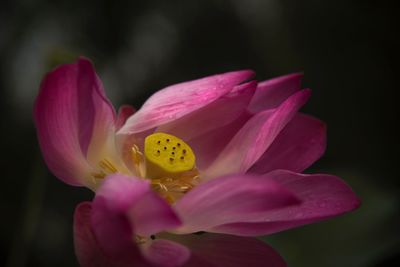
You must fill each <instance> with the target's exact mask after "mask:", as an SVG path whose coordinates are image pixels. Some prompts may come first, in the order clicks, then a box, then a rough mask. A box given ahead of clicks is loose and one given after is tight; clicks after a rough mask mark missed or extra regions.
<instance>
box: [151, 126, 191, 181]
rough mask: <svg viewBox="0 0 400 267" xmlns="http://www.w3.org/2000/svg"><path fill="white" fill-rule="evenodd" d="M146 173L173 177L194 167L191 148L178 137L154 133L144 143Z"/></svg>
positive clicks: (154, 175) (154, 176)
mask: <svg viewBox="0 0 400 267" xmlns="http://www.w3.org/2000/svg"><path fill="white" fill-rule="evenodd" d="M144 155H145V158H146V165H147V166H146V170H147V175H146V176H149V177H150V178H159V177H165V176H168V177H174V176H176V175H179V174H182V173H184V172H187V171H191V170H193V168H194V167H195V161H196V157H195V154H194V153H193V150H192V148H191V147H190V146H189V145H188V144H187V143H185V142H184V141H183V140H181V139H180V138H178V137H176V136H173V135H171V134H166V133H160V132H159V133H154V134H151V135H149V136H147V137H146V139H145V143H144Z"/></svg>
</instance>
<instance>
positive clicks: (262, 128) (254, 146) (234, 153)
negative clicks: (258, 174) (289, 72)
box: [205, 90, 310, 179]
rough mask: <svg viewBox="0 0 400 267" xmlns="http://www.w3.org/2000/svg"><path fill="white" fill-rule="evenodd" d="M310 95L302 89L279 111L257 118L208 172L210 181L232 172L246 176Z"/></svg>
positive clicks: (269, 112)
mask: <svg viewBox="0 0 400 267" xmlns="http://www.w3.org/2000/svg"><path fill="white" fill-rule="evenodd" d="M309 96H310V90H302V91H300V92H297V93H295V94H294V95H292V96H291V97H289V98H288V99H287V100H286V101H284V102H283V103H282V104H281V105H280V106H279V107H278V108H276V109H275V110H266V111H263V112H260V113H258V114H256V115H254V116H253V117H252V118H251V119H250V120H249V121H248V122H247V123H246V124H245V125H244V126H243V128H242V129H240V131H239V132H238V133H237V134H236V135H235V136H234V137H233V139H232V140H231V141H230V142H229V144H228V145H227V146H226V147H225V149H224V150H223V151H222V152H221V154H220V155H219V156H218V158H217V159H216V160H215V161H214V163H213V164H212V165H211V166H210V167H209V168H208V169H207V170H206V171H205V177H207V178H208V179H210V178H213V177H218V176H221V175H225V174H229V173H237V172H239V173H245V172H246V171H247V170H248V169H249V168H250V167H251V166H253V164H254V163H256V162H257V160H258V159H259V158H260V157H261V156H262V154H264V152H265V151H266V150H267V148H268V147H269V146H270V145H271V144H272V142H273V141H274V140H275V138H276V137H277V136H278V134H279V133H280V132H281V130H282V129H283V128H284V127H285V126H286V124H287V123H288V122H289V121H290V120H291V119H292V118H293V117H294V115H295V114H296V113H297V111H298V110H299V109H300V107H302V106H303V105H304V104H305V102H306V101H307V100H308V98H309Z"/></svg>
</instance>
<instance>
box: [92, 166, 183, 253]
mask: <svg viewBox="0 0 400 267" xmlns="http://www.w3.org/2000/svg"><path fill="white" fill-rule="evenodd" d="M113 217H115V218H116V220H117V221H118V223H119V220H121V218H123V219H122V221H123V222H124V223H123V224H126V223H127V224H128V228H129V229H130V231H131V232H132V233H131V235H129V236H130V237H131V236H132V234H133V231H134V233H135V234H137V235H141V236H149V235H151V234H155V233H157V232H160V231H164V230H167V229H171V228H175V227H178V226H180V224H181V222H180V220H179V219H178V217H177V216H176V215H175V213H174V211H173V210H172V208H171V206H169V205H168V204H167V203H166V202H165V201H164V200H163V199H162V198H160V197H159V196H158V195H157V194H156V193H154V192H153V191H152V190H151V188H150V185H149V182H148V181H144V180H140V179H139V178H136V177H129V176H124V175H121V174H114V175H110V176H107V178H106V179H105V181H104V183H103V185H102V186H101V187H100V188H99V190H98V191H97V194H96V197H95V199H94V202H93V220H92V222H93V226H94V228H95V233H96V236H97V234H98V238H99V241H101V240H100V238H103V237H105V236H103V235H102V234H101V230H102V229H103V228H104V229H105V230H107V231H108V230H110V231H113V229H115V228H119V229H123V224H121V225H120V226H119V227H118V226H117V225H115V227H109V226H108V224H109V223H108V222H106V221H111V218H113ZM107 218H108V219H107ZM97 226H99V228H97ZM106 228H107V229H106ZM97 229H98V230H99V231H98V232H97ZM118 231H119V230H118ZM121 234H123V235H125V233H121ZM115 235H117V234H115ZM107 239H108V238H106V239H105V240H104V241H105V242H104V243H107ZM122 239H123V238H121V240H122ZM101 243H103V242H101ZM106 245H107V244H106Z"/></svg>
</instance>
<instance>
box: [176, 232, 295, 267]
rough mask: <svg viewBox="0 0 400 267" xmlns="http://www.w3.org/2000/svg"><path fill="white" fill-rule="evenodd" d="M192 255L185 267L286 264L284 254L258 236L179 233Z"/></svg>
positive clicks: (182, 242) (238, 266)
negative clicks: (258, 238)
mask: <svg viewBox="0 0 400 267" xmlns="http://www.w3.org/2000/svg"><path fill="white" fill-rule="evenodd" d="M174 240H176V241H177V242H180V243H181V244H184V245H185V246H187V247H188V248H189V249H190V250H191V252H192V257H191V258H190V260H189V262H187V264H185V265H184V266H183V267H204V266H207V267H243V266H246V267H260V266H268V267H284V266H287V265H286V263H285V261H284V260H283V259H282V257H281V256H280V255H279V254H278V253H277V252H275V251H274V249H273V248H271V247H270V246H268V245H267V244H266V243H264V242H262V241H260V240H257V239H255V238H248V237H238V236H232V235H220V234H211V233H205V234H201V235H182V236H175V239H174Z"/></svg>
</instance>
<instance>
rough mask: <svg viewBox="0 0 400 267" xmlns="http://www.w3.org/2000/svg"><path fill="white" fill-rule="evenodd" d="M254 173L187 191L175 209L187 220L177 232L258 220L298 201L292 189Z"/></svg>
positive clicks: (203, 229)
mask: <svg viewBox="0 0 400 267" xmlns="http://www.w3.org/2000/svg"><path fill="white" fill-rule="evenodd" d="M260 178H261V177H258V176H251V175H232V176H226V177H220V178H217V179H214V180H211V181H209V182H206V183H204V184H200V185H198V186H197V187H195V188H194V189H193V190H191V191H190V192H189V193H187V194H186V195H184V196H183V197H182V198H181V199H180V200H179V201H178V202H177V203H176V205H175V210H176V212H177V213H178V214H179V216H180V218H181V219H182V221H183V222H184V225H183V226H182V227H181V228H179V229H178V230H177V231H176V232H178V233H192V232H198V231H207V230H208V229H210V228H212V227H216V226H218V225H221V224H227V223H234V222H248V221H254V220H258V218H259V217H262V216H263V214H264V213H266V212H268V211H270V210H273V209H277V208H282V207H285V206H287V205H292V204H296V203H297V199H296V198H295V197H294V196H293V194H292V193H290V192H289V191H287V190H286V189H284V188H282V187H281V186H279V185H278V184H277V183H276V182H274V181H272V180H268V179H260Z"/></svg>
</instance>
